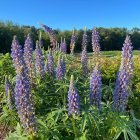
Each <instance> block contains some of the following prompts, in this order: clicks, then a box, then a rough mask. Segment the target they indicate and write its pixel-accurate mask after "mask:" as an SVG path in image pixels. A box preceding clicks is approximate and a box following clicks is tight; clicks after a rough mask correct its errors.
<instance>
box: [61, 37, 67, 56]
mask: <svg viewBox="0 0 140 140" xmlns="http://www.w3.org/2000/svg"><path fill="white" fill-rule="evenodd" d="M60 50H61V52H62V53H64V54H66V53H67V46H66V41H65V38H64V41H62V39H61V44H60Z"/></svg>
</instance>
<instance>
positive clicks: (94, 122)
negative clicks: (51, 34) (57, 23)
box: [0, 38, 140, 140]
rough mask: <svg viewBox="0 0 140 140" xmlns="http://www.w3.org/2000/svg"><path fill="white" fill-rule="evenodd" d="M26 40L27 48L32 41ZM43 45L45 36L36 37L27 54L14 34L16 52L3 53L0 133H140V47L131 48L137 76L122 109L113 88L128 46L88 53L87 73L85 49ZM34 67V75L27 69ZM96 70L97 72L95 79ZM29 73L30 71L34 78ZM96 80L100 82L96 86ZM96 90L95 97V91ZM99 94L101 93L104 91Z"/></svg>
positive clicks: (94, 138)
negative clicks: (65, 49)
mask: <svg viewBox="0 0 140 140" xmlns="http://www.w3.org/2000/svg"><path fill="white" fill-rule="evenodd" d="M14 39H15V38H14ZM28 39H29V38H28ZM28 39H27V41H29V40H28ZM16 43H17V44H16ZM39 43H40V44H39ZM15 44H16V45H15ZM26 44H28V43H27V42H25V46H24V48H26V47H27V46H28V45H26ZM39 45H41V42H37V44H36V49H35V50H32V51H31V52H32V54H28V53H29V52H28V53H27V54H26V51H27V50H26V49H24V55H23V52H22V51H21V50H22V48H21V47H20V46H19V45H18V41H17V39H15V40H13V44H12V47H13V48H14V47H15V48H14V49H13V50H12V53H11V54H10V53H7V54H5V55H3V54H0V139H6V140H139V139H140V51H133V52H132V54H133V77H132V80H131V83H130V86H129V89H128V92H127V94H128V99H127V100H126V101H124V98H123V99H122V100H123V103H124V102H126V104H125V106H123V105H121V104H120V106H118V108H119V107H120V108H119V109H120V110H119V109H118V108H115V110H114V109H112V106H113V103H114V90H115V86H116V80H117V78H118V77H117V75H118V71H119V68H120V65H121V63H122V55H121V54H123V51H122V52H121V51H103V52H102V51H101V52H100V54H98V53H97V54H98V55H99V56H96V53H95V52H96V51H95V50H94V49H93V51H94V53H87V58H88V59H87V61H86V66H87V69H86V72H85V73H83V71H84V70H85V69H83V65H82V62H81V59H82V58H81V57H82V56H81V53H74V52H73V53H71V54H66V53H64V52H62V49H56V50H55V51H52V50H51V49H49V50H44V49H43V47H42V48H41V47H39ZM75 47H76V46H75ZM15 49H17V50H16V51H15ZM28 51H29V50H28ZM98 51H100V50H98ZM17 52H18V53H17ZM16 53H17V54H18V55H17V56H16V57H15V55H16ZM22 55H23V56H24V57H23V56H22ZM29 55H31V56H32V58H30V60H31V59H32V60H31V62H32V63H30V64H29V60H27V59H26V58H28V56H29ZM95 56H96V57H97V58H98V59H100V61H98V59H95V58H96V57H95ZM99 57H100V58H99ZM22 58H24V61H23V59H22ZM52 58H53V59H52ZM52 60H53V61H52ZM95 60H97V62H98V63H97V67H96V66H95V64H96V61H95ZM15 62H16V63H15ZM13 64H14V65H13ZM50 64H51V65H50ZM21 65H22V66H21ZM25 65H26V66H25ZM31 65H32V66H33V67H31ZM84 66H85V63H84ZM99 66H100V73H98V71H99V69H98V68H99ZM42 67H43V68H42ZM44 67H45V70H44ZM30 68H31V69H30ZM84 68H85V67H84ZM94 68H95V69H94ZM26 69H28V71H27V70H26ZM97 69H98V70H97ZM30 70H32V71H31V73H30V74H31V75H28V72H29V71H30ZM61 70H62V71H61ZM94 72H95V75H94ZM96 72H97V73H96ZM91 75H92V76H93V77H94V76H95V79H93V83H94V84H93V85H92V83H91V79H92V78H91V77H92V76H91ZM100 75H101V79H100V77H98V76H100ZM26 76H29V77H30V76H31V77H30V80H28V78H27V77H26ZM96 76H97V77H96ZM126 76H127V75H126ZM124 78H126V77H124ZM94 80H95V81H94ZM96 80H97V81H96ZM100 82H102V83H101V84H100ZM123 82H125V80H124V81H123V80H122V85H123ZM96 84H97V85H98V86H99V87H100V89H99V88H98V86H97V87H96ZM127 84H128V83H125V85H127ZM29 85H30V87H29ZM94 85H95V86H94ZM91 86H93V87H95V89H94V90H93V91H92V90H91V88H92V87H91ZM7 88H8V90H7ZM123 88H124V89H125V86H124V87H123ZM123 88H122V91H123ZM96 90H97V91H99V92H96ZM7 91H8V92H7ZM91 92H94V94H95V97H91ZM123 92H124V91H123ZM123 92H122V93H123ZM7 93H8V94H7ZM19 93H20V94H19ZM98 94H101V95H100V97H99V96H98ZM120 94H121V92H120ZM13 96H15V97H13ZM91 98H95V99H93V101H95V102H93V103H92V102H91ZM96 98H98V99H97V101H96ZM120 98H121V97H120ZM96 102H99V103H96ZM120 102H121V99H120ZM122 106H123V108H122Z"/></svg>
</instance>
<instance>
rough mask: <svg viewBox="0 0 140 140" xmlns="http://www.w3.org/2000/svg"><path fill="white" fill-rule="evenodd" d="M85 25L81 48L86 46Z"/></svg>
mask: <svg viewBox="0 0 140 140" xmlns="http://www.w3.org/2000/svg"><path fill="white" fill-rule="evenodd" d="M86 30H87V29H86V27H85V29H84V34H83V39H82V50H83V49H84V48H87V32H86Z"/></svg>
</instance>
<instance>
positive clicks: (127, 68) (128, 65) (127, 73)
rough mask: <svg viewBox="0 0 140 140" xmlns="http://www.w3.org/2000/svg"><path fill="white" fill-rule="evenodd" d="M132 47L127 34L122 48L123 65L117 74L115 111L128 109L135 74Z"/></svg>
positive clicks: (114, 99)
mask: <svg viewBox="0 0 140 140" xmlns="http://www.w3.org/2000/svg"><path fill="white" fill-rule="evenodd" d="M132 49H133V47H132V43H131V40H130V37H129V36H126V39H125V43H124V44H123V48H122V60H121V66H120V69H119V72H118V75H117V80H116V87H115V91H114V95H113V110H114V111H119V112H124V111H125V110H126V106H127V102H128V97H129V89H130V85H131V79H132V75H133V62H132V58H133V55H132Z"/></svg>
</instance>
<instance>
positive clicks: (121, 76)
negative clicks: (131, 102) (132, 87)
mask: <svg viewBox="0 0 140 140" xmlns="http://www.w3.org/2000/svg"><path fill="white" fill-rule="evenodd" d="M127 99H128V75H127V73H126V71H125V70H124V69H122V70H121V71H119V73H118V75H117V80H116V86H115V91H114V95H113V110H114V111H119V112H123V111H125V109H126V105H127Z"/></svg>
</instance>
